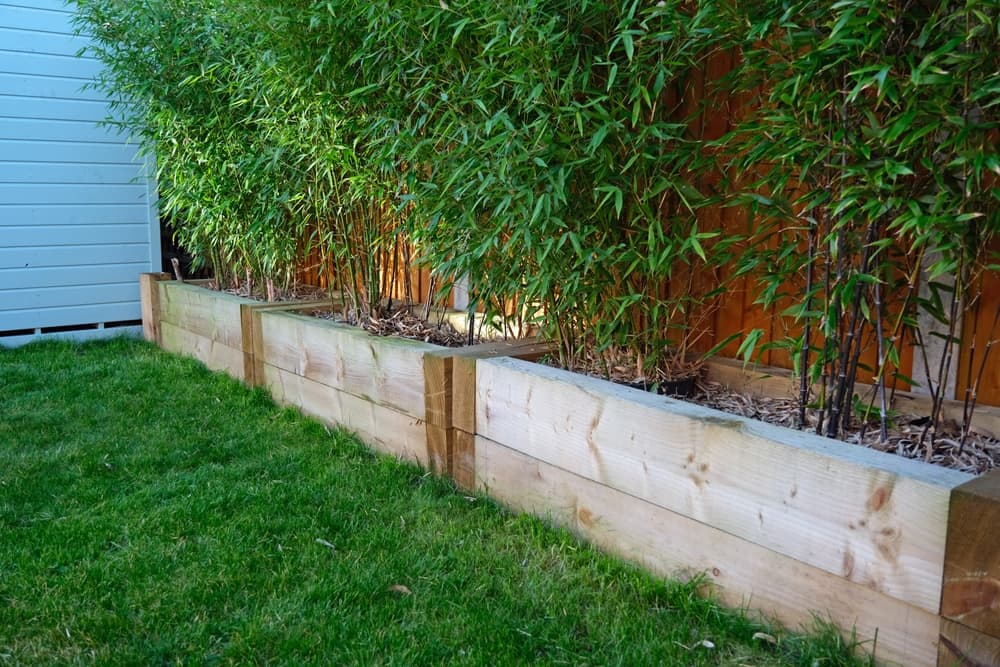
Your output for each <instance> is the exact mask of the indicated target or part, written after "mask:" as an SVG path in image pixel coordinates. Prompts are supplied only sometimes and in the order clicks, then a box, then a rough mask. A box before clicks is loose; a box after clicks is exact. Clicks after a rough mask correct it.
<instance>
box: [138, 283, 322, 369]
mask: <svg viewBox="0 0 1000 667" xmlns="http://www.w3.org/2000/svg"><path fill="white" fill-rule="evenodd" d="M207 282H208V281H204V280H192V281H185V282H179V281H174V280H170V274H167V273H146V274H142V276H140V279H139V289H140V296H141V300H142V327H143V334H144V336H145V338H146V340H148V341H151V342H155V343H156V344H157V345H159V346H160V347H162V348H163V349H165V350H167V351H169V352H175V353H178V354H185V355H188V356H192V357H194V358H195V359H197V360H199V361H201V362H202V363H203V364H205V365H206V366H208V367H209V368H211V369H212V370H216V371H223V372H225V373H228V374H229V375H231V376H232V377H234V378H236V379H238V380H243V381H244V382H246V383H247V384H250V385H253V384H256V382H255V380H254V377H253V373H254V368H255V362H254V349H255V344H254V323H255V321H256V320H255V316H256V315H259V313H261V312H264V311H268V310H297V309H299V310H300V309H305V308H315V307H318V306H323V305H329V304H330V301H329V300H320V301H285V302H277V303H265V302H262V301H254V300H253V299H247V298H243V297H239V296H234V295H232V294H227V293H225V292H219V291H216V290H211V289H206V288H205V283H207ZM258 347H259V341H258Z"/></svg>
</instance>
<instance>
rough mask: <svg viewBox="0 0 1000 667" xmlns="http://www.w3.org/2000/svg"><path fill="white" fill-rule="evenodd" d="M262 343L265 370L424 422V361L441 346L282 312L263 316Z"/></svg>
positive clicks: (267, 313)
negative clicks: (290, 375) (286, 373)
mask: <svg viewBox="0 0 1000 667" xmlns="http://www.w3.org/2000/svg"><path fill="white" fill-rule="evenodd" d="M261 338H262V340H263V348H264V350H263V351H264V363H266V364H270V365H272V366H276V367H278V368H281V369H283V370H286V371H289V372H291V373H294V374H296V375H301V376H302V377H305V378H308V379H310V380H313V381H315V382H320V383H322V384H325V385H327V386H328V387H332V388H334V389H339V390H341V391H344V392H347V393H349V394H353V395H354V396H357V397H358V398H362V399H365V400H366V401H370V402H372V403H377V404H379V405H384V406H387V407H390V408H393V409H394V410H398V411H400V412H403V413H405V414H408V415H410V416H412V417H415V418H417V419H421V420H423V419H424V416H425V408H424V361H423V355H424V353H426V352H429V351H433V350H440V349H441V347H440V346H437V345H431V344H429V343H424V342H421V341H413V340H406V339H402V338H388V337H387V338H382V337H376V336H371V335H369V334H368V333H366V332H365V331H363V330H361V329H358V328H356V327H352V326H347V325H342V324H336V323H334V322H329V321H326V320H321V319H317V318H315V317H308V316H303V315H296V314H293V313H285V312H278V313H273V312H264V313H261Z"/></svg>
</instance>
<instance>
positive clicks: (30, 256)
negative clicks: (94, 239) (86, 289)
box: [0, 243, 149, 271]
mask: <svg viewBox="0 0 1000 667" xmlns="http://www.w3.org/2000/svg"><path fill="white" fill-rule="evenodd" d="M148 259H149V248H148V247H146V244H145V243H124V244H121V243H119V244H115V245H63V246H51V245H46V246H38V247H35V248H30V247H20V248H0V271H3V270H4V269H28V268H31V269H38V268H43V267H54V268H61V267H75V266H79V265H80V263H81V262H85V263H87V264H89V265H94V264H114V263H115V262H124V263H126V264H141V263H143V262H146V261H148Z"/></svg>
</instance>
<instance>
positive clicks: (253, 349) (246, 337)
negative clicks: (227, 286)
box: [240, 299, 334, 387]
mask: <svg viewBox="0 0 1000 667" xmlns="http://www.w3.org/2000/svg"><path fill="white" fill-rule="evenodd" d="M333 305H334V302H333V301H332V300H330V299H318V300H311V301H280V302H274V303H267V302H262V301H254V302H251V303H242V304H240V331H241V334H242V338H241V340H242V344H243V379H244V381H245V382H246V383H247V385H248V386H251V387H255V386H258V385H261V384H263V382H264V377H263V354H264V342H263V339H262V336H263V334H262V333H261V329H260V313H262V312H265V311H268V312H270V311H279V310H280V311H287V312H297V311H302V310H309V309H311V308H330V307H332V306H333Z"/></svg>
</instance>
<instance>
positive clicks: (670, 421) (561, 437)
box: [476, 359, 971, 613]
mask: <svg viewBox="0 0 1000 667" xmlns="http://www.w3.org/2000/svg"><path fill="white" fill-rule="evenodd" d="M476 381H477V396H476V401H477V403H476V433H477V434H479V435H482V436H484V437H486V438H489V439H491V440H493V441H495V442H499V443H501V444H504V445H506V446H509V447H512V448H514V449H517V450H519V451H522V452H524V453H525V454H527V455H529V456H533V457H535V458H538V459H540V460H542V461H545V462H546V463H549V464H551V465H555V466H557V467H560V468H563V469H565V470H567V471H569V472H572V473H575V474H578V475H580V476H582V477H585V478H587V479H592V480H594V481H597V482H600V483H602V484H605V485H607V486H611V487H612V488H616V489H618V490H621V491H624V492H626V493H629V494H631V495H635V496H637V497H640V498H643V499H645V500H648V501H649V502H652V503H655V504H657V505H660V506H661V507H664V508H666V509H670V510H673V511H675V512H678V513H680V514H683V515H684V516H687V517H690V518H692V519H695V520H697V521H701V522H703V523H706V524H708V525H710V526H713V527H715V528H718V529H719V530H723V531H725V532H728V533H731V534H733V535H736V536H739V537H741V538H743V539H745V540H747V541H749V542H752V543H754V544H758V545H760V546H762V547H765V548H767V549H771V550H773V551H777V552H779V553H782V554H784V555H787V556H790V557H792V558H795V559H797V560H800V561H802V562H803V563H806V564H809V565H812V566H815V567H818V568H820V569H823V570H825V571H827V572H830V573H832V574H836V575H839V576H843V577H845V578H847V579H850V580H851V581H855V582H858V583H861V584H864V585H866V586H869V587H870V588H872V589H873V590H877V591H879V592H882V593H885V594H887V595H889V596H892V597H895V598H897V599H900V600H903V601H905V602H908V603H910V604H913V605H916V606H919V607H921V608H923V609H926V610H927V611H931V612H934V613H936V612H937V610H938V605H939V603H940V595H941V583H942V568H943V563H944V546H945V532H946V526H947V515H948V502H949V495H950V492H951V489H952V488H953V487H955V486H958V485H959V484H962V483H964V482H966V481H968V480H969V479H971V476H970V475H966V474H964V473H959V472H955V471H952V470H946V469H943V468H939V467H936V466H932V465H929V464H924V463H920V462H915V461H910V460H906V459H902V458H898V457H895V456H892V455H889V454H884V453H881V452H876V451H873V450H869V449H866V448H863V447H857V446H853V445H848V444H846V443H841V442H837V441H834V440H830V439H826V438H820V437H818V436H814V435H809V434H805V433H802V432H798V431H793V430H791V429H784V428H781V427H777V426H772V425H768V424H764V423H762V422H755V421H752V420H749V419H746V418H743V417H737V416H734V415H730V414H726V413H724V412H719V411H717V410H711V409H708V408H704V407H701V406H697V405H693V404H690V403H684V402H683V401H678V400H673V399H669V398H666V397H663V396H656V395H654V394H650V393H648V392H644V391H640V390H637V389H631V388H628V387H624V386H621V385H615V384H613V383H611V382H607V381H604V380H599V379H596V378H590V377H586V376H582V375H578V374H574V373H569V372H566V371H562V370H559V369H555V368H550V367H547V366H542V365H539V364H530V363H527V362H522V361H518V360H515V359H492V360H487V361H480V362H478V364H477V369H476Z"/></svg>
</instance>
